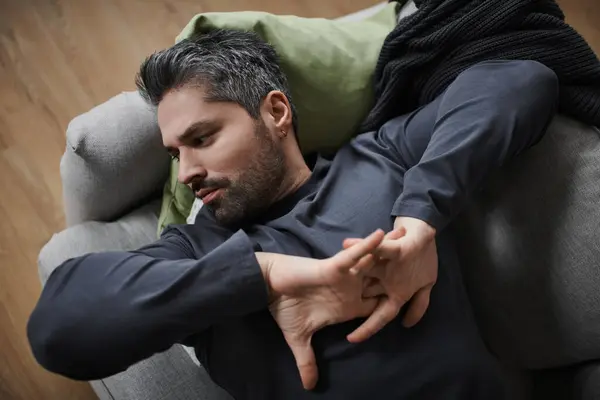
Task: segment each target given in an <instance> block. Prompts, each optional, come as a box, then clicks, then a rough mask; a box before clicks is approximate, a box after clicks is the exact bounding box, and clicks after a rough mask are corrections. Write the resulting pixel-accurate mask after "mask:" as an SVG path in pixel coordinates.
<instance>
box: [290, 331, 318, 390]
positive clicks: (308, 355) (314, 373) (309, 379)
mask: <svg viewBox="0 0 600 400" xmlns="http://www.w3.org/2000/svg"><path fill="white" fill-rule="evenodd" d="M310 341H311V336H309V337H307V338H299V339H294V340H287V342H288V345H289V346H290V349H292V353H293V354H294V358H295V359H296V365H297V366H298V371H299V372H300V378H301V379H302V386H304V389H306V390H311V389H313V388H314V387H315V386H316V384H317V380H318V379H319V372H318V370H317V361H316V359H315V353H314V351H313V349H312V346H311V344H310Z"/></svg>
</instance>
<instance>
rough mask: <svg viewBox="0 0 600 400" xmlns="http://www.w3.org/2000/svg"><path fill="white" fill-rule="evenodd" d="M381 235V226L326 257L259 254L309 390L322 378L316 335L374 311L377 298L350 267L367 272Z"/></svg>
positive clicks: (274, 305)
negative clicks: (368, 293) (366, 295)
mask: <svg viewBox="0 0 600 400" xmlns="http://www.w3.org/2000/svg"><path fill="white" fill-rule="evenodd" d="M383 237H384V233H383V231H381V230H377V231H375V232H374V233H372V234H371V235H370V236H368V237H367V238H365V239H363V240H362V241H360V242H359V243H357V244H356V245H354V246H352V247H350V248H348V249H346V250H342V251H340V252H339V253H337V254H336V255H335V256H333V257H331V258H328V259H325V260H315V259H312V258H304V257H295V256H288V255H284V254H274V253H256V257H257V259H258V261H259V264H260V265H261V269H262V271H263V276H264V277H265V281H266V283H267V285H268V288H269V297H270V305H269V310H270V311H271V314H272V315H273V318H274V319H275V321H276V322H277V324H278V325H279V327H280V328H281V331H282V332H283V335H284V337H285V340H286V342H287V343H288V345H289V346H290V349H291V350H292V353H293V354H294V357H295V359H296V364H297V365H298V370H299V371H300V377H301V379H302V384H303V386H304V388H305V389H312V388H314V386H315V385H316V383H317V379H318V372H317V363H316V359H315V355H314V352H313V349H312V346H311V338H312V335H313V334H314V333H315V332H316V331H318V330H319V329H321V328H323V327H325V326H327V325H332V324H337V323H341V322H345V321H349V320H352V319H355V318H359V317H366V316H369V315H371V313H372V312H373V311H374V310H375V307H376V306H377V303H378V299H377V298H368V299H366V298H363V297H362V294H363V286H364V284H363V276H362V275H355V274H352V273H350V270H351V269H352V268H357V269H358V270H360V271H368V270H369V268H370V267H372V266H373V265H374V260H373V256H372V254H371V253H372V252H373V251H374V250H375V249H376V248H377V247H378V246H379V244H380V243H381V241H382V240H383Z"/></svg>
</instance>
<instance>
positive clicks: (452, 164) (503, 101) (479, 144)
mask: <svg viewBox="0 0 600 400" xmlns="http://www.w3.org/2000/svg"><path fill="white" fill-rule="evenodd" d="M557 96H558V86H557V80H556V76H555V75H554V73H553V72H552V71H551V70H549V69H548V68H546V67H544V66H542V65H541V64H539V63H534V62H526V61H510V62H508V61H494V62H489V63H482V64H479V65H477V66H475V67H472V68H470V69H469V70H467V71H465V72H464V73H463V74H461V75H460V76H459V77H458V78H457V79H456V81H455V82H454V83H453V84H452V85H450V87H449V88H448V90H447V91H446V92H445V93H444V94H443V95H442V98H441V101H440V102H439V109H438V112H437V119H436V123H435V127H434V131H433V134H432V136H431V139H430V141H429V144H428V146H427V148H426V150H425V152H424V154H423V156H422V157H421V159H420V161H419V162H418V163H417V165H415V166H413V167H412V168H410V169H409V170H408V171H407V172H406V174H405V177H404V190H403V193H402V195H401V196H400V197H399V198H398V200H397V201H396V203H395V205H394V207H393V210H392V215H393V216H407V217H414V218H418V219H421V220H423V221H426V222H427V223H429V225H431V226H433V227H434V228H436V229H437V231H438V232H439V231H440V230H441V229H443V228H444V227H445V226H446V225H447V224H448V223H449V222H450V221H451V220H452V219H453V217H454V216H456V215H457V214H458V213H459V212H460V211H462V209H463V207H464V205H465V204H466V202H467V200H468V196H469V195H470V194H471V193H472V192H473V191H474V190H475V189H477V188H478V187H479V186H480V185H481V183H482V181H483V179H484V178H485V177H486V176H487V175H488V174H489V173H490V172H491V171H492V170H494V169H496V168H498V167H499V166H501V165H503V164H504V163H505V162H506V161H508V160H509V159H511V158H512V157H514V156H516V155H517V154H519V153H521V152H522V151H524V150H525V149H527V148H529V147H530V146H531V145H533V144H534V143H535V142H537V141H538V140H539V139H540V138H541V137H542V135H543V133H544V131H545V128H546V127H547V125H548V123H549V121H550V120H551V118H552V116H553V114H554V110H555V105H556V99H557Z"/></svg>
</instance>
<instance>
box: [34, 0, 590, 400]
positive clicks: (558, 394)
mask: <svg viewBox="0 0 600 400" xmlns="http://www.w3.org/2000/svg"><path fill="white" fill-rule="evenodd" d="M412 7H413V5H412V4H409V5H408V6H405V7H404V9H403V13H402V15H405V14H408V13H410V11H411V9H413V8H412ZM370 12H373V10H365V11H364V12H363V13H361V14H358V15H353V16H351V17H350V18H360V17H362V16H364V15H365V14H368V13H370ZM599 159H600V135H599V132H598V130H597V129H595V128H591V127H588V126H585V125H583V124H580V123H578V122H575V121H572V120H570V119H568V118H565V117H563V116H557V117H556V119H555V121H554V122H553V123H552V125H551V126H550V129H549V131H548V133H547V135H546V136H545V138H544V139H543V140H542V141H541V142H540V143H539V144H538V145H537V146H536V147H534V148H533V149H532V150H530V151H529V152H527V154H525V155H524V156H522V157H520V158H519V159H517V160H515V161H514V162H512V163H511V164H510V165H507V166H506V167H505V168H503V170H502V171H499V172H498V173H497V174H496V175H495V176H493V177H492V178H491V179H490V180H489V181H488V184H487V185H486V187H485V188H484V189H483V190H482V191H481V192H480V193H478V194H477V195H476V196H475V198H474V201H473V204H472V205H471V207H469V210H468V212H466V213H465V214H464V215H463V216H461V217H460V218H459V220H458V221H457V223H456V224H454V226H453V227H452V229H454V230H455V232H456V235H457V236H458V237H459V242H460V243H461V249H460V250H461V258H462V260H461V261H462V263H463V266H464V274H465V280H466V282H467V287H468V289H469V294H470V297H471V301H472V303H473V307H474V309H475V313H476V315H477V318H478V322H479V324H480V327H481V331H482V334H483V336H484V338H485V340H486V342H487V344H488V345H489V347H490V350H491V351H492V352H494V354H496V355H497V357H498V359H499V360H500V361H501V362H502V364H503V365H504V366H505V370H506V374H507V377H509V378H510V380H511V382H513V390H514V395H513V396H512V398H514V399H519V398H522V399H530V398H539V399H576V400H584V399H585V400H590V399H600V363H599V362H597V361H596V360H599V359H600V290H599V289H598V288H600V270H599V269H598V266H599V264H600V245H599V244H598V240H597V237H598V233H600V207H599V206H598V199H600V163H598V160H599ZM60 168H61V176H62V180H63V190H64V205H65V214H66V220H67V225H68V227H67V229H65V230H64V231H62V232H60V233H57V234H55V235H54V236H53V237H52V238H51V240H50V241H49V242H48V244H46V246H44V248H43V249H42V250H41V253H40V256H39V270H40V278H41V280H42V283H43V282H45V280H46V279H47V277H48V276H49V275H50V273H51V272H52V270H53V269H54V268H56V266H57V265H59V264H60V263H61V262H63V261H64V260H66V259H68V258H70V257H74V256H78V255H82V254H85V253H88V252H95V251H106V250H118V249H122V250H129V249H135V248H137V247H140V246H142V245H144V244H147V243H149V242H151V241H153V240H155V239H156V226H157V213H158V211H159V207H160V195H161V193H162V187H163V184H164V182H165V181H166V179H167V175H168V170H169V157H168V155H167V154H166V152H165V151H164V149H163V148H162V145H161V140H160V135H159V131H158V127H157V125H156V122H155V116H154V113H153V112H152V110H150V109H149V108H148V107H147V106H146V105H145V104H144V102H143V101H142V100H141V98H140V97H139V96H138V95H137V94H136V93H122V94H120V95H118V96H116V97H114V98H112V99H110V100H109V101H107V102H106V103H104V104H101V105H99V106H97V107H95V108H94V109H92V110H90V111H89V112H87V113H85V114H83V115H81V116H78V117H76V118H75V119H74V120H73V121H72V122H71V123H70V124H69V128H68V130H67V146H66V151H65V154H64V156H63V158H62V160H61V165H60ZM90 362H93V360H90ZM91 384H92V386H93V388H94V390H95V391H96V393H97V394H98V396H99V397H100V398H101V399H113V400H126V399H127V400H130V399H131V400H133V399H135V400H138V399H139V400H142V399H143V400H160V399H164V400H167V399H168V400H178V399H181V400H184V399H185V400H190V399H207V400H217V399H229V398H230V397H229V396H228V395H227V394H226V393H225V392H224V391H223V390H221V389H220V388H218V387H217V386H216V385H215V384H214V383H212V381H211V380H210V378H209V377H208V375H207V373H206V372H205V371H204V369H203V368H202V367H201V366H200V365H199V363H198V361H197V360H196V359H195V357H194V356H193V354H192V353H191V351H190V349H188V348H184V347H182V346H179V345H175V346H173V347H172V348H171V349H170V350H168V351H166V352H164V353H162V354H157V355H154V356H153V357H151V358H149V359H148V360H145V361H142V362H140V363H138V364H137V365H134V366H132V367H131V368H129V369H128V370H127V371H125V372H123V373H120V374H117V375H115V376H112V377H110V378H107V379H103V380H101V381H95V382H91Z"/></svg>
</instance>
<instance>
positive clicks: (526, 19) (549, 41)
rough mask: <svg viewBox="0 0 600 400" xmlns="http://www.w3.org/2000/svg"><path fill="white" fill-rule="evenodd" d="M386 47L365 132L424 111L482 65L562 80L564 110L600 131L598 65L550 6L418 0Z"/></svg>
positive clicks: (547, 1)
mask: <svg viewBox="0 0 600 400" xmlns="http://www.w3.org/2000/svg"><path fill="white" fill-rule="evenodd" d="M416 5H417V7H418V8H419V10H418V11H417V12H416V13H414V14H413V15H411V16H409V17H407V18H404V19H402V20H401V21H400V22H399V23H398V25H397V26H396V28H394V30H393V31H392V32H391V33H390V34H389V35H388V37H387V38H386V39H385V41H384V43H383V47H382V49H381V53H380V55H379V60H378V62H377V67H376V70H375V98H376V100H375V106H374V107H373V109H372V110H371V112H370V114H369V115H368V116H367V118H366V120H365V122H364V124H363V127H362V131H363V132H364V131H367V130H374V129H377V128H378V127H380V126H381V125H382V124H383V123H384V122H386V121H387V120H389V119H390V118H393V117H395V116H398V115H401V114H403V113H406V112H409V111H412V110H414V109H415V108H417V107H418V106H420V105H423V104H427V103H429V102H431V101H432V100H434V99H435V98H436V97H437V96H438V95H439V94H441V93H442V92H443V91H444V90H445V89H446V87H447V86H448V85H449V84H450V83H451V82H452V81H453V80H454V79H455V78H456V76H457V75H458V74H460V73H461V72H462V71H464V70H465V69H466V68H468V67H470V66H472V65H474V64H476V63H478V62H481V61H485V60H493V59H495V60H536V61H539V62H541V63H542V64H545V65H546V66H548V67H549V68H551V69H552V70H554V72H555V73H556V74H557V76H558V78H559V82H560V101H559V111H560V112H562V113H565V114H567V115H570V116H571V117H574V118H576V119H579V120H581V121H583V122H586V123H588V124H591V125H596V126H600V62H599V61H598V58H597V57H596V55H595V54H594V52H593V51H592V49H591V48H590V47H589V45H588V44H587V43H586V41H585V40H584V39H583V38H582V37H581V36H580V35H579V34H578V33H577V32H576V31H575V30H574V29H573V28H571V27H570V26H569V25H568V24H566V23H565V22H564V14H563V12H562V11H561V10H560V8H559V7H558V5H557V4H556V3H555V2H554V1H553V0H420V1H419V0H417V1H416Z"/></svg>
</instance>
